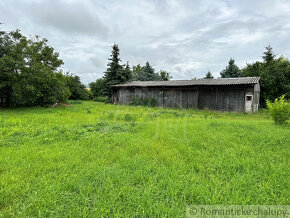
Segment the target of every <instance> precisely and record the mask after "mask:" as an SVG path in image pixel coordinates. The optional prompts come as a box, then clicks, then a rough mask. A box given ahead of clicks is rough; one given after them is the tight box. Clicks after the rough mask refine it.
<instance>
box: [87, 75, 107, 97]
mask: <svg viewBox="0 0 290 218" xmlns="http://www.w3.org/2000/svg"><path fill="white" fill-rule="evenodd" d="M89 86H90V89H91V92H92V94H93V97H94V98H96V97H103V96H106V95H107V87H106V80H105V79H104V78H100V79H97V80H96V82H91V83H90V84H89Z"/></svg>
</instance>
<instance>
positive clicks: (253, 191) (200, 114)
mask: <svg viewBox="0 0 290 218" xmlns="http://www.w3.org/2000/svg"><path fill="white" fill-rule="evenodd" d="M289 136H290V127H289V124H288V125H284V126H277V125H275V124H274V123H273V121H272V120H271V119H270V118H269V117H268V115H267V114H265V113H255V114H233V113H220V112H210V111H196V110H175V109H162V108H146V107H130V106H116V105H110V104H103V103H96V102H79V101H75V102H72V104H71V106H69V107H58V108H39V107H37V108H18V109H0V217H1V216H3V217H6V216H8V217H9V216H50V217H64V216H73V217H76V216H92V217H94V216H101V215H103V216H110V217H111V216H112V215H115V216H126V217H132V216H147V217H149V216H150V217H152V216H169V217H174V216H184V210H185V209H186V206H187V205H195V204H247V205H256V204H263V205H277V204H280V205H289V204H290V167H289V166H290V165H289V157H290V137H289Z"/></svg>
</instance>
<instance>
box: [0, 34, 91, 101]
mask: <svg viewBox="0 0 290 218" xmlns="http://www.w3.org/2000/svg"><path fill="white" fill-rule="evenodd" d="M62 64H63V61H62V60H61V59H60V58H59V53H57V52H55V51H54V48H53V47H51V46H49V45H48V40H47V39H45V38H40V37H39V36H34V37H32V38H26V37H25V36H23V35H22V34H21V33H20V31H19V30H16V31H11V32H4V31H0V96H2V97H6V98H7V99H8V102H9V104H10V105H15V106H33V105H47V104H54V103H57V102H66V101H67V100H68V98H69V97H70V96H71V98H72V99H85V98H86V96H85V95H86V93H85V91H84V90H85V87H84V85H83V84H82V83H81V82H80V79H79V77H77V76H72V75H64V74H63V72H62V70H60V68H59V67H60V66H61V65H62Z"/></svg>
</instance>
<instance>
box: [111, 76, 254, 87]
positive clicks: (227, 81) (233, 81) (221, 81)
mask: <svg viewBox="0 0 290 218" xmlns="http://www.w3.org/2000/svg"><path fill="white" fill-rule="evenodd" d="M259 80H260V77H239V78H218V79H193V80H170V81H134V82H129V83H124V84H117V85H112V86H111V87H132V86H136V87H149V86H151V87H153V86H196V85H244V84H256V83H259Z"/></svg>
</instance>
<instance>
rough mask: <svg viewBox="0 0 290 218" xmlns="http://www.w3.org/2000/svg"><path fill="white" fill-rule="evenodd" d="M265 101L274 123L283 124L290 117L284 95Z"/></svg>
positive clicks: (289, 109) (288, 104)
mask: <svg viewBox="0 0 290 218" xmlns="http://www.w3.org/2000/svg"><path fill="white" fill-rule="evenodd" d="M266 103H267V107H268V108H269V111H270V113H271V116H272V118H273V120H274V121H275V123H276V124H285V123H286V122H287V120H289V119H290V103H289V102H287V101H286V100H285V95H283V96H281V97H279V98H276V99H275V100H274V102H273V103H272V102H271V101H269V100H267V102H266Z"/></svg>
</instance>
